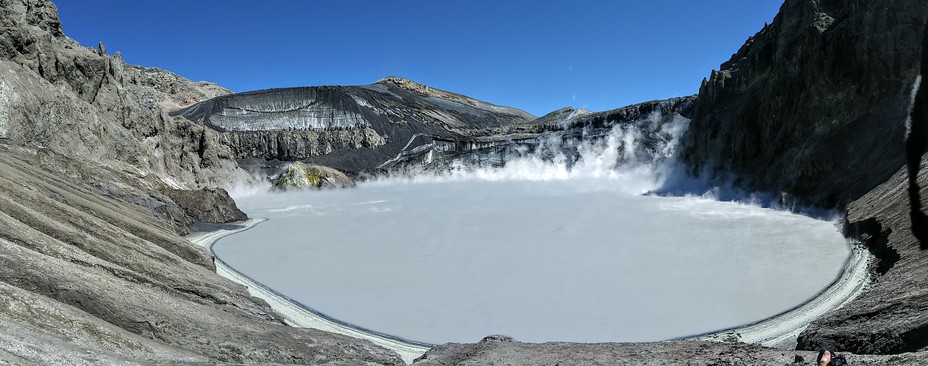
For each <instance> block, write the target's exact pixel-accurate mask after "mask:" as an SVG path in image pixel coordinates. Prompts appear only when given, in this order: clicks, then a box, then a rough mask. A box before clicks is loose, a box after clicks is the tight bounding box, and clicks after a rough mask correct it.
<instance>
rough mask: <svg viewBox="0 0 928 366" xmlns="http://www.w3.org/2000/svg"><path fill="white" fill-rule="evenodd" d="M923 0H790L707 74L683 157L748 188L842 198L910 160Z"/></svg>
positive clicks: (808, 198) (812, 198) (927, 7)
mask: <svg viewBox="0 0 928 366" xmlns="http://www.w3.org/2000/svg"><path fill="white" fill-rule="evenodd" d="M926 15H928V3H926V2H924V1H918V0H887V1H869V0H787V1H786V2H785V3H784V4H783V6H782V7H781V9H780V13H779V14H778V15H777V16H776V18H775V19H774V20H773V22H772V23H771V24H770V25H768V26H766V27H764V29H762V30H761V31H760V32H758V33H757V34H756V35H755V36H754V37H751V38H750V39H749V40H748V41H747V43H746V44H745V45H744V46H743V47H742V48H741V49H740V50H738V52H737V53H735V54H734V55H733V56H732V58H731V60H729V61H728V62H726V63H724V64H722V66H721V69H720V71H716V72H713V73H712V75H711V77H709V78H708V79H707V80H704V81H703V84H702V87H701V88H700V91H699V101H698V102H697V105H696V111H695V115H694V118H693V121H692V123H691V125H690V130H689V134H688V136H687V138H686V141H685V143H684V145H685V151H686V152H687V153H686V155H685V156H684V160H685V161H686V162H687V163H689V165H690V167H691V169H692V171H693V173H696V174H718V173H730V174H731V175H732V176H733V177H734V178H735V179H736V181H737V183H739V184H740V185H741V186H743V187H745V188H747V189H748V190H751V191H767V192H782V193H785V194H787V195H789V196H791V197H792V198H795V199H797V200H798V201H799V203H802V204H812V205H820V206H825V207H829V208H831V207H840V206H843V205H845V204H847V203H849V202H850V201H852V200H854V199H856V198H859V197H860V196H862V195H863V194H864V193H866V192H867V191H869V190H870V189H871V188H873V187H875V186H876V185H877V184H879V183H881V182H883V181H885V180H886V179H887V178H889V176H890V175H892V174H893V173H895V172H896V170H897V169H899V167H900V166H902V165H903V164H904V163H905V154H904V152H903V146H904V144H903V143H902V142H903V141H904V134H905V119H906V115H907V112H908V108H909V105H910V104H911V100H912V99H911V95H912V92H911V90H912V85H913V83H914V82H915V78H916V76H917V75H918V67H919V64H920V58H921V41H922V29H923V26H924V24H925V16H926Z"/></svg>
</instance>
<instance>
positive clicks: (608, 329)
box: [214, 179, 850, 343]
mask: <svg viewBox="0 0 928 366" xmlns="http://www.w3.org/2000/svg"><path fill="white" fill-rule="evenodd" d="M237 201H238V203H239V206H240V207H241V208H242V209H243V210H244V211H245V212H247V213H248V215H249V216H251V217H262V218H268V219H269V220H268V221H267V222H264V223H262V224H260V225H258V226H256V227H255V228H253V229H251V230H248V231H245V232H243V233H240V234H236V235H233V236H230V237H226V238H224V239H222V240H221V241H220V242H219V243H217V245H216V246H215V247H214V250H215V251H216V254H217V256H218V257H219V258H221V259H222V260H224V261H225V262H226V263H228V264H229V265H231V266H232V267H234V268H236V269H238V270H239V271H241V272H242V273H244V274H246V275H248V276H250V277H252V278H253V279H255V280H257V281H259V282H261V283H263V284H265V285H267V286H269V287H271V288H273V289H275V290H277V291H279V292H281V293H284V294H286V295H287V296H289V297H291V298H293V299H296V300H298V301H300V302H302V303H303V304H306V305H308V306H310V307H312V308H314V309H316V310H318V311H320V312H322V313H324V314H327V315H329V316H331V317H334V318H337V319H340V320H342V321H345V322H349V323H352V324H356V325H359V326H362V327H365V328H368V329H372V330H376V331H380V332H384V333H387V334H391V335H395V336H399V337H404V338H407V339H412V340H417V341H422V342H430V343H444V342H475V341H478V340H480V339H481V338H482V337H484V336H487V335H491V334H505V335H510V336H513V337H515V338H516V339H517V340H520V341H528V342H543V341H577V342H600V341H655V340H664V339H669V338H674V337H680V336H687V335H693V334H696V333H703V332H708V331H713V330H718V329H722V328H727V327H732V326H736V325H741V324H745V323H750V322H754V321H757V320H760V319H763V318H766V317H769V316H771V315H774V314H777V313H779V312H782V311H785V310H787V309H789V308H791V307H793V306H796V305H798V304H801V303H803V302H804V301H805V300H807V299H809V298H811V297H813V296H815V295H816V294H817V293H818V292H819V291H821V290H822V289H823V288H825V287H827V286H828V285H829V284H830V283H831V282H832V281H833V280H834V279H835V278H836V277H837V276H838V275H839V274H840V272H841V270H842V268H843V265H844V262H845V259H846V258H847V257H848V255H849V252H850V248H849V246H848V244H847V242H846V241H845V239H844V238H843V237H842V236H841V235H840V233H839V231H838V229H837V227H836V226H835V224H834V223H833V222H828V221H820V220H815V219H811V218H808V217H805V216H799V215H795V214H791V213H787V212H783V211H776V210H771V209H763V208H759V207H756V206H751V205H746V204H740V203H730V202H718V201H714V200H710V199H706V198H698V197H656V196H646V195H640V194H631V193H629V192H628V190H625V189H622V188H621V183H616V182H613V181H608V180H605V179H588V180H583V179H572V180H554V181H519V180H503V181H484V180H466V181H431V182H416V183H413V182H408V181H394V182H380V183H367V184H362V185H361V186H359V187H358V188H357V189H350V190H332V191H320V192H299V193H277V194H259V195H255V196H250V197H244V198H239V199H237Z"/></svg>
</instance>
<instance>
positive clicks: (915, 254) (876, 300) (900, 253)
mask: <svg viewBox="0 0 928 366" xmlns="http://www.w3.org/2000/svg"><path fill="white" fill-rule="evenodd" d="M918 182H919V186H920V187H921V197H922V204H923V205H928V155H925V156H923V157H922V169H921V172H920V173H919V176H918ZM907 189H908V182H907V173H906V169H905V168H902V169H900V170H899V171H898V172H896V174H894V175H893V176H892V177H891V178H890V179H889V180H887V181H886V182H884V183H883V184H881V185H879V186H877V187H876V188H874V189H873V190H871V191H870V192H869V193H867V194H866V195H864V196H863V197H861V198H860V199H858V200H856V201H854V202H852V203H851V204H850V205H849V206H848V215H847V226H846V229H845V231H846V232H847V234H849V235H852V236H857V237H860V238H861V239H863V240H864V241H865V243H866V244H867V245H868V246H869V247H870V248H871V252H873V254H874V255H875V256H876V259H877V262H876V263H875V264H874V271H875V272H876V274H877V278H876V279H875V282H874V284H873V285H872V287H871V288H870V289H868V290H867V291H866V292H864V293H863V294H862V295H861V296H860V297H859V298H857V299H856V300H854V301H853V302H851V303H850V304H848V305H847V306H845V307H844V308H841V309H838V310H837V311H835V312H833V313H831V314H829V315H827V316H825V317H824V318H822V319H819V320H816V321H815V322H814V323H813V324H812V325H811V326H810V327H809V328H808V329H807V330H806V331H805V332H803V334H802V335H801V336H800V337H799V347H800V348H803V349H816V348H817V347H818V346H820V345H822V344H824V345H829V346H831V347H833V348H838V349H842V350H848V351H853V352H858V353H902V352H914V351H918V350H925V349H926V348H928V252H925V251H923V250H921V249H920V248H919V242H918V240H916V239H915V237H914V236H913V235H912V226H911V224H912V223H911V220H910V219H909V198H908V195H907V192H906V191H907Z"/></svg>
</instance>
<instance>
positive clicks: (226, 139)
mask: <svg viewBox="0 0 928 366" xmlns="http://www.w3.org/2000/svg"><path fill="white" fill-rule="evenodd" d="M175 114H176V115H181V116H184V117H186V118H187V119H189V120H192V121H196V122H199V123H202V124H204V125H206V126H209V127H211V128H214V129H216V130H217V131H220V139H221V141H222V142H223V143H225V144H227V145H228V146H229V147H230V148H231V149H232V153H233V155H234V156H235V157H236V158H262V159H266V160H274V159H276V160H288V161H289V160H304V161H307V162H312V163H316V164H321V165H325V166H330V167H333V168H337V169H340V170H344V171H351V172H359V171H369V170H372V169H375V168H377V167H378V166H379V165H381V164H383V163H384V162H386V161H388V160H390V159H392V158H394V157H396V156H397V155H398V154H399V153H400V151H402V150H403V149H404V147H408V146H407V144H409V143H410V142H411V140H413V139H414V137H416V136H418V135H425V136H430V137H439V138H444V139H452V140H468V139H472V138H473V137H474V136H479V135H481V134H483V135H490V134H493V135H496V134H500V133H505V132H507V131H509V130H510V129H513V130H514V129H515V128H516V127H515V126H519V125H524V124H527V123H529V122H530V121H532V120H533V119H534V118H535V117H534V116H532V115H530V114H528V113H526V112H523V111H520V110H518V109H515V108H509V107H500V106H496V105H493V104H490V103H486V102H481V101H478V100H475V99H472V98H469V97H465V96H462V95H459V94H454V93H450V92H446V91H442V90H438V89H433V88H430V87H427V86H424V85H421V84H418V83H415V82H412V81H409V80H406V79H401V78H396V77H389V78H385V79H382V80H380V81H378V82H376V83H374V84H371V85H364V86H318V87H303V88H285V89H271V90H261V91H254V92H247V93H239V94H233V95H226V96H220V97H217V98H213V99H210V100H207V101H204V102H200V103H198V104H195V105H193V106H190V107H188V108H185V109H183V110H180V111H178V112H176V113H175Z"/></svg>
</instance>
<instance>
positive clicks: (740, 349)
mask: <svg viewBox="0 0 928 366" xmlns="http://www.w3.org/2000/svg"><path fill="white" fill-rule="evenodd" d="M842 354H843V353H842ZM817 355H818V352H812V351H789V350H777V349H770V348H764V347H759V346H753V345H747V344H743V343H731V344H722V343H711V342H656V343H586V344H584V343H565V342H551V343H520V342H516V341H513V340H512V338H509V337H506V336H491V337H487V338H484V339H483V340H481V341H480V342H478V343H475V344H455V343H451V344H445V345H441V346H438V347H435V348H433V349H432V350H430V351H429V352H428V353H426V354H425V355H424V356H422V357H421V358H419V359H418V360H416V362H415V363H414V364H415V365H422V366H439V365H440V366H450V365H813V364H814V362H815V358H816V356H817ZM796 356H799V357H801V358H802V359H803V360H804V361H802V362H800V363H794V361H796V360H797V357H796ZM847 357H848V361H849V362H850V364H852V365H855V366H856V365H900V366H901V365H917V364H923V363H925V362H928V354H926V353H918V354H912V353H910V354H903V355H898V356H870V355H847Z"/></svg>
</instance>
